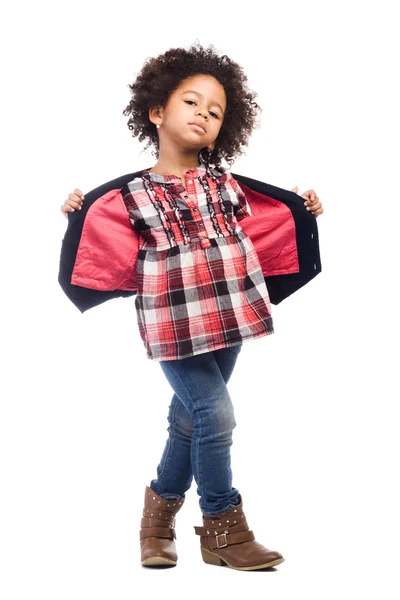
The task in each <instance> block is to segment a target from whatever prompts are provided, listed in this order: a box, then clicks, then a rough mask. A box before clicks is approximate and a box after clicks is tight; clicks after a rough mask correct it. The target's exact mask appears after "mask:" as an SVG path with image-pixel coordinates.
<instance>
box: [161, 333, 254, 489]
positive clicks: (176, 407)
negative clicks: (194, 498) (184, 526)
mask: <svg viewBox="0 0 400 600" xmlns="http://www.w3.org/2000/svg"><path fill="white" fill-rule="evenodd" d="M241 349H242V344H239V345H237V346H232V347H230V348H221V349H220V350H215V351H214V352H213V354H214V356H215V360H216V361H217V364H218V367H219V370H220V371H221V375H222V377H223V379H224V381H225V383H228V381H229V379H230V377H231V375H232V373H233V370H234V367H235V364H236V361H237V358H238V356H239V353H240V351H241ZM168 423H169V426H168V429H167V431H168V432H169V437H168V439H167V442H166V444H165V448H164V451H163V454H162V457H161V460H160V463H159V465H158V467H157V479H153V480H152V481H151V482H150V484H149V485H150V487H151V489H153V490H154V491H155V492H156V494H158V495H159V496H161V497H162V498H171V499H172V498H185V493H186V492H187V491H188V490H189V489H190V487H191V485H192V480H193V470H192V462H191V443H192V434H193V421H192V417H191V416H190V414H189V413H188V411H187V410H186V407H185V405H184V404H182V402H181V401H180V399H179V397H178V396H177V394H174V395H173V396H172V400H171V404H170V406H169V411H168Z"/></svg>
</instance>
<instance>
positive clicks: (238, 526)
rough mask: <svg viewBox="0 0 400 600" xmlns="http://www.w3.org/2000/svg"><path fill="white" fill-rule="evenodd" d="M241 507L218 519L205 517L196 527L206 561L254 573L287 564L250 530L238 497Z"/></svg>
mask: <svg viewBox="0 0 400 600" xmlns="http://www.w3.org/2000/svg"><path fill="white" fill-rule="evenodd" d="M238 500H239V504H237V505H236V506H234V507H233V508H232V509H231V510H229V511H228V512H225V513H223V514H221V515H218V516H216V517H209V516H206V515H204V514H203V527H197V526H195V527H194V529H195V533H196V535H199V536H200V547H201V551H202V556H203V560H204V562H207V563H210V564H214V565H219V566H224V565H227V566H229V567H231V568H233V569H240V570H255V569H262V568H267V567H272V566H275V565H278V564H280V563H282V562H284V560H285V559H284V558H283V556H282V554H280V552H277V551H275V550H270V549H269V548H266V547H265V546H262V545H261V544H259V543H258V542H257V541H256V539H255V535H254V533H253V531H251V530H250V529H249V526H248V524H247V519H246V515H245V514H244V511H243V501H242V497H241V495H240V494H239V497H238Z"/></svg>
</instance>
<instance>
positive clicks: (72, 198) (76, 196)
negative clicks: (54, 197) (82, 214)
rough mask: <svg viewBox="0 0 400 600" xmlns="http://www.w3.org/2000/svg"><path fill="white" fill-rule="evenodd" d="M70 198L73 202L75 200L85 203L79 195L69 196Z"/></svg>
mask: <svg viewBox="0 0 400 600" xmlns="http://www.w3.org/2000/svg"><path fill="white" fill-rule="evenodd" d="M68 198H71V200H75V202H79V203H82V202H83V198H82V196H78V194H68Z"/></svg>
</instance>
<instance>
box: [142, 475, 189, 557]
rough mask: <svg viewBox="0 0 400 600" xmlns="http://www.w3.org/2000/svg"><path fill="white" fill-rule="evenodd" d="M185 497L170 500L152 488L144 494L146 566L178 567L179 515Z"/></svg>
mask: <svg viewBox="0 0 400 600" xmlns="http://www.w3.org/2000/svg"><path fill="white" fill-rule="evenodd" d="M184 501H185V498H179V499H178V500H174V499H171V500H169V499H168V500H167V499H166V498H162V497H161V496H158V495H157V494H156V493H155V492H154V491H153V490H152V489H151V488H150V487H149V486H146V489H145V493H144V509H143V516H142V520H141V523H140V526H141V529H140V549H141V561H142V565H143V566H145V567H154V566H160V565H171V566H173V565H176V562H177V560H178V556H177V554H176V548H175V539H176V533H175V515H176V513H177V512H179V511H180V509H181V508H182V506H183V503H184Z"/></svg>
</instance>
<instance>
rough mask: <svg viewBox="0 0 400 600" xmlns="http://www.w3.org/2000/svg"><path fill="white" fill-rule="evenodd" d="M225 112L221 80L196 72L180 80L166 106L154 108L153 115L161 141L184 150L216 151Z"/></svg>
mask: <svg viewBox="0 0 400 600" xmlns="http://www.w3.org/2000/svg"><path fill="white" fill-rule="evenodd" d="M225 111H226V95H225V91H224V88H223V87H222V85H221V84H220V83H219V81H217V79H215V77H212V76H211V75H195V76H194V77H189V78H187V79H185V80H184V81H182V82H181V83H180V85H179V87H178V88H177V89H176V90H175V91H174V92H173V93H172V94H171V96H170V98H169V100H168V103H167V105H166V106H165V108H159V109H157V108H154V109H150V111H149V118H150V120H151V121H152V122H153V123H155V124H159V125H160V128H159V129H157V131H158V135H159V136H160V144H162V143H163V141H168V142H169V143H171V142H172V143H174V144H176V145H177V146H179V147H180V148H183V149H191V150H193V149H196V150H201V149H202V148H208V149H209V150H213V149H214V147H215V142H216V139H217V137H218V134H219V131H220V129H221V127H222V123H223V120H224V114H225ZM194 124H198V125H199V126H198V127H196V125H194Z"/></svg>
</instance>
